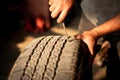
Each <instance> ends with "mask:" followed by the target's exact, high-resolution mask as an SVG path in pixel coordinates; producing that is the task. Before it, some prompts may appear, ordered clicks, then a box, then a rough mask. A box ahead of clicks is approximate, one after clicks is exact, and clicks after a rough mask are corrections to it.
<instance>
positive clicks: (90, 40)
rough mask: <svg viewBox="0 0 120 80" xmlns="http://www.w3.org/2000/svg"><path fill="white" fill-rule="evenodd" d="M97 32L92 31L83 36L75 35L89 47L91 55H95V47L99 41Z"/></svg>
mask: <svg viewBox="0 0 120 80" xmlns="http://www.w3.org/2000/svg"><path fill="white" fill-rule="evenodd" d="M96 34H97V33H96V32H92V31H85V32H83V33H82V34H77V35H75V38H76V39H82V40H83V41H84V42H85V43H86V44H87V46H88V48H89V51H90V53H91V55H93V54H94V51H93V49H94V45H95V43H96V41H97V39H98V37H97V35H96Z"/></svg>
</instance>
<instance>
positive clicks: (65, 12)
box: [57, 10, 68, 23]
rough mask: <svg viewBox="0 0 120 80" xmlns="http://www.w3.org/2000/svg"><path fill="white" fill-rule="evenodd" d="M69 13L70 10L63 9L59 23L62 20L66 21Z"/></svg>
mask: <svg viewBox="0 0 120 80" xmlns="http://www.w3.org/2000/svg"><path fill="white" fill-rule="evenodd" d="M67 13H68V10H63V11H62V12H61V14H60V16H59V17H58V19H57V23H60V22H62V21H64V19H65V17H66V15H67Z"/></svg>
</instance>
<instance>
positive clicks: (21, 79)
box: [20, 37, 45, 80]
mask: <svg viewBox="0 0 120 80" xmlns="http://www.w3.org/2000/svg"><path fill="white" fill-rule="evenodd" d="M44 39H45V37H43V38H42V39H41V40H40V41H39V42H38V43H37V44H36V46H35V47H34V48H33V50H32V52H31V54H30V56H29V59H28V61H27V62H26V66H25V68H24V69H23V74H22V76H21V78H20V80H23V76H24V75H25V71H26V69H27V67H28V64H29V62H30V60H31V57H32V55H33V54H34V51H35V49H36V48H37V46H38V45H39V43H41V41H42V40H44Z"/></svg>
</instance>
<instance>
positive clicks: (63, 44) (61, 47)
mask: <svg viewBox="0 0 120 80" xmlns="http://www.w3.org/2000/svg"><path fill="white" fill-rule="evenodd" d="M66 43H67V39H66V40H65V41H64V42H63V45H62V47H61V50H60V53H59V54H58V61H57V62H56V68H55V69H54V76H53V77H52V80H54V78H55V76H56V70H57V68H58V63H59V61H60V56H61V54H62V51H63V49H64V47H65V44H66Z"/></svg>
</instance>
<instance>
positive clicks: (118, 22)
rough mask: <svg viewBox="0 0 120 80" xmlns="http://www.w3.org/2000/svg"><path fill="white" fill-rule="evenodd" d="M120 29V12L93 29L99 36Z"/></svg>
mask: <svg viewBox="0 0 120 80" xmlns="http://www.w3.org/2000/svg"><path fill="white" fill-rule="evenodd" d="M118 30H120V14H118V15H117V16H115V17H114V18H112V19H110V20H108V21H107V22H105V23H103V24H101V25H99V26H98V27H96V28H94V29H92V30H91V32H95V33H96V34H95V35H96V36H97V37H101V36H104V35H106V34H108V33H111V32H115V31H118Z"/></svg>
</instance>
